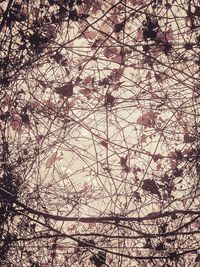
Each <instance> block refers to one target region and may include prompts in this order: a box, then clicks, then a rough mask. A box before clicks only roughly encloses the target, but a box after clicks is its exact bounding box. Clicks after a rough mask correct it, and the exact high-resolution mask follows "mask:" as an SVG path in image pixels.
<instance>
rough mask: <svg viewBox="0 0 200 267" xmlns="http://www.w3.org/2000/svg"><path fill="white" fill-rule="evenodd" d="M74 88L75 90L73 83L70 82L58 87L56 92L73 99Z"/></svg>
mask: <svg viewBox="0 0 200 267" xmlns="http://www.w3.org/2000/svg"><path fill="white" fill-rule="evenodd" d="M73 88H74V85H73V83H72V81H69V82H68V83H66V84H65V85H63V86H60V87H56V88H55V91H56V93H58V94H59V95H61V96H64V97H65V96H66V97H71V96H72V95H73Z"/></svg>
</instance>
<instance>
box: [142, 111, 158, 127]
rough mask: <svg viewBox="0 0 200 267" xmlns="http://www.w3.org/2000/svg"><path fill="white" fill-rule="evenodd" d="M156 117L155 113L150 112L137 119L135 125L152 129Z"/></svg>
mask: <svg viewBox="0 0 200 267" xmlns="http://www.w3.org/2000/svg"><path fill="white" fill-rule="evenodd" d="M156 117H157V114H156V113H155V112H152V111H150V112H147V113H145V114H144V115H142V116H141V117H139V118H138V119H137V123H138V124H141V125H144V126H147V127H154V126H155V123H156Z"/></svg>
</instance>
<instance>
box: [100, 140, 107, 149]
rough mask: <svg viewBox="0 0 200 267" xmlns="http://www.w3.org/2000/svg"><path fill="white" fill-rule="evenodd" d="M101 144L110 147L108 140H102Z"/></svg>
mask: <svg viewBox="0 0 200 267" xmlns="http://www.w3.org/2000/svg"><path fill="white" fill-rule="evenodd" d="M100 144H101V145H102V146H104V147H105V148H108V142H107V141H103V140H102V141H101V142H100Z"/></svg>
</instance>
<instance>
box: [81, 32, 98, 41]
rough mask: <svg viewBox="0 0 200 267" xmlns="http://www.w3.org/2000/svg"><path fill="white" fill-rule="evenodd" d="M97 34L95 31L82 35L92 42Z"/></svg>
mask: <svg viewBox="0 0 200 267" xmlns="http://www.w3.org/2000/svg"><path fill="white" fill-rule="evenodd" d="M97 35H98V32H97V31H87V32H85V33H84V36H85V37H86V38H88V39H90V40H93V39H95V38H96V37H97Z"/></svg>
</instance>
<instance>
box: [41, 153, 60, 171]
mask: <svg viewBox="0 0 200 267" xmlns="http://www.w3.org/2000/svg"><path fill="white" fill-rule="evenodd" d="M61 159H62V158H61V157H58V156H57V152H55V153H53V154H52V155H51V156H50V157H49V158H48V159H47V161H46V164H45V167H46V168H50V167H51V166H52V165H53V164H54V163H55V162H56V161H57V160H61Z"/></svg>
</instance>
